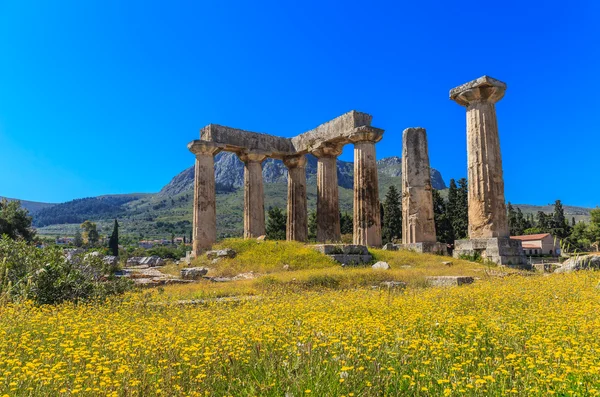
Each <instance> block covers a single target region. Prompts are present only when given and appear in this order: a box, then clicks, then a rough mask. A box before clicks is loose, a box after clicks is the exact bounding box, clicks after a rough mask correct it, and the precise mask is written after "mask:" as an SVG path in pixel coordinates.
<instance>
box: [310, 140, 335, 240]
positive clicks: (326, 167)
mask: <svg viewBox="0 0 600 397" xmlns="http://www.w3.org/2000/svg"><path fill="white" fill-rule="evenodd" d="M341 153H342V146H340V145H330V144H326V145H323V146H321V147H319V148H318V149H316V150H314V151H313V154H314V155H315V156H316V157H317V241H319V242H321V243H325V242H335V241H340V240H341V239H342V235H341V231H340V209H339V207H340V204H339V197H338V178H337V156H339V155H340V154H341Z"/></svg>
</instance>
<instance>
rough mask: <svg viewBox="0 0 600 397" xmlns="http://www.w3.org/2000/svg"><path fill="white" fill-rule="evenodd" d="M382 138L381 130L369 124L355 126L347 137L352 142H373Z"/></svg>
mask: <svg viewBox="0 0 600 397" xmlns="http://www.w3.org/2000/svg"><path fill="white" fill-rule="evenodd" d="M381 138H383V130H382V129H380V128H375V127H371V126H366V125H365V126H361V127H357V128H355V129H354V131H352V133H351V134H350V135H348V139H349V140H350V142H352V143H358V142H373V143H377V142H379V141H380V140H381Z"/></svg>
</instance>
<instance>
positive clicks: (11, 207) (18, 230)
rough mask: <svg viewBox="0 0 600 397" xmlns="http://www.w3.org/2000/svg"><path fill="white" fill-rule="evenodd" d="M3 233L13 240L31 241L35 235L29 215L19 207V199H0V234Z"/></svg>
mask: <svg viewBox="0 0 600 397" xmlns="http://www.w3.org/2000/svg"><path fill="white" fill-rule="evenodd" d="M3 234H6V235H7V236H8V237H9V238H11V239H13V240H16V239H23V240H26V241H31V240H33V238H34V237H35V230H34V229H33V228H32V227H31V217H30V216H29V213H28V212H27V210H26V209H25V208H22V207H21V202H20V201H17V200H13V201H8V200H6V199H2V201H0V236H1V235H3Z"/></svg>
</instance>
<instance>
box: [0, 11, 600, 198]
mask: <svg viewBox="0 0 600 397" xmlns="http://www.w3.org/2000/svg"><path fill="white" fill-rule="evenodd" d="M599 18H600V7H599V6H598V5H597V4H596V3H595V2H593V1H589V2H579V1H570V2H552V1H546V2H528V1H522V0H521V1H518V2H514V1H502V2H489V1H461V2H449V1H407V2H397V1H396V2H376V1H363V2H350V1H346V2H338V3H334V2H323V1H301V2H291V1H290V2H281V1H274V2H260V1H259V2H256V1H254V2H226V1H189V2H185V1H169V2H150V1H106V0H104V1H93V0H86V1H83V2H82V1H55V2H48V1H40V2H37V1H27V0H19V1H16V0H15V1H8V0H0V54H2V58H1V62H0V196H8V197H16V198H21V199H26V200H34V201H47V202H60V201H66V200H70V199H73V198H79V197H88V196H96V195H100V194H113V193H130V192H155V191H158V190H159V189H160V188H161V187H162V186H163V185H164V184H166V183H167V182H169V180H170V179H171V178H172V177H173V176H174V175H176V174H177V173H179V172H180V171H182V170H183V169H185V168H186V167H189V166H191V165H192V164H193V156H192V155H191V154H190V153H189V152H188V151H187V148H186V144H187V143H188V142H189V141H190V140H192V139H196V138H197V137H198V131H199V129H200V128H201V127H202V126H204V125H206V124H209V123H218V124H223V125H229V126H232V127H237V128H243V129H247V130H252V131H259V132H266V133H271V134H276V135H282V136H293V135H296V134H298V133H301V132H304V131H306V130H309V129H311V128H313V127H315V126H316V125H318V124H320V123H322V122H325V121H328V120H329V119H332V118H334V117H336V116H338V115H340V114H342V113H344V112H346V111H349V110H351V109H356V110H359V111H363V112H367V113H370V114H372V115H373V125H374V126H377V127H380V128H383V129H385V130H386V133H385V135H384V139H383V140H382V142H381V143H380V144H378V146H377V155H378V157H379V158H382V157H387V156H400V155H401V152H402V148H401V134H402V130H403V129H405V128H407V127H415V126H421V127H424V128H426V129H427V132H428V138H429V151H430V159H431V164H432V166H433V167H435V168H437V169H439V170H440V171H441V172H442V175H443V176H444V178H445V180H446V181H448V180H449V179H450V178H460V177H464V176H466V134H465V109H464V108H462V107H461V106H459V105H457V104H455V103H454V102H452V101H450V100H449V99H448V91H449V90H450V89H451V88H453V87H455V86H457V85H460V84H462V83H464V82H466V81H469V80H472V79H474V78H477V77H479V76H481V75H484V74H487V75H490V76H492V77H495V78H497V79H500V80H502V81H505V82H506V83H507V84H508V90H507V92H506V96H505V97H504V99H503V100H502V101H501V102H499V103H498V105H497V112H498V122H499V129H500V139H501V144H502V153H503V161H504V174H505V185H506V198H507V200H510V201H512V202H513V203H529V204H546V203H549V202H552V201H554V200H555V199H562V200H563V202H565V203H567V204H571V205H582V206H596V205H600V184H598V183H597V182H596V177H597V175H598V170H599V166H598V161H597V158H598V142H599V140H598V135H599V134H598V133H599V132H600V100H599V99H598V93H599V92H600V78H599V77H598V75H597V73H598V71H599V70H600V33H599V32H600V30H599V28H598V20H599ZM342 159H344V160H352V149H351V147H347V148H346V149H345V151H344V153H343V154H342Z"/></svg>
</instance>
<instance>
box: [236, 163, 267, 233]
mask: <svg viewBox="0 0 600 397" xmlns="http://www.w3.org/2000/svg"><path fill="white" fill-rule="evenodd" d="M239 157H240V159H241V160H242V161H243V162H244V238H256V237H259V236H263V235H264V234H265V198H264V189H263V177H262V162H263V161H264V160H265V159H266V158H267V156H265V155H264V154H261V153H241V154H240V155H239Z"/></svg>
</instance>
